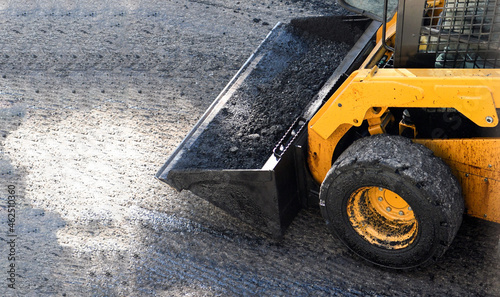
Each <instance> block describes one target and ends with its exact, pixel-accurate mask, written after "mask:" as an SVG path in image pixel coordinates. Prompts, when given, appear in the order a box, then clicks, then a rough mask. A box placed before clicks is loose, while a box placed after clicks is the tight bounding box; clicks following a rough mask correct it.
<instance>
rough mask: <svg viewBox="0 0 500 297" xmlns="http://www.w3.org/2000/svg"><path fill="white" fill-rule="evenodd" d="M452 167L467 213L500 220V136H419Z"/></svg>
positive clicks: (422, 141)
mask: <svg viewBox="0 0 500 297" xmlns="http://www.w3.org/2000/svg"><path fill="white" fill-rule="evenodd" d="M415 142H418V143H421V144H423V145H425V146H426V147H428V148H429V149H431V150H432V151H433V152H434V154H435V155H436V156H438V157H440V158H441V159H443V161H444V162H445V163H447V164H448V166H450V168H451V169H452V172H453V174H454V175H455V176H456V177H457V179H458V180H459V182H460V184H461V186H462V191H463V195H464V199H465V207H466V212H467V214H469V215H471V216H475V217H479V218H483V219H486V220H489V221H493V222H497V223H500V138H485V139H482V138H473V139H434V140H432V139H417V140H415Z"/></svg>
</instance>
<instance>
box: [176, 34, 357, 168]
mask: <svg viewBox="0 0 500 297" xmlns="http://www.w3.org/2000/svg"><path fill="white" fill-rule="evenodd" d="M282 35H284V37H283V36H280V38H279V42H271V43H268V44H264V45H263V47H264V48H263V50H264V51H265V50H268V51H269V54H268V55H266V56H265V57H264V58H263V59H262V60H261V61H260V62H259V64H258V65H257V67H256V68H255V69H254V70H253V72H252V73H251V74H250V75H249V77H247V78H246V80H245V81H244V83H243V84H242V85H241V86H240V87H239V89H238V90H237V91H236V92H235V93H234V94H233V95H232V97H231V98H230V99H229V100H228V101H227V103H226V104H225V105H224V106H223V108H221V109H220V111H219V112H218V114H217V115H216V116H215V118H214V119H213V120H212V121H211V122H210V123H209V125H208V126H207V128H206V130H205V131H204V132H203V133H202V134H201V135H200V136H199V137H198V138H197V140H196V141H195V142H194V143H193V145H192V146H191V147H190V148H189V149H188V150H186V151H185V152H184V153H183V155H182V159H181V160H180V161H179V162H178V163H177V164H176V165H175V167H176V169H260V168H262V166H263V165H264V164H265V162H266V161H267V159H268V158H269V157H270V156H271V154H272V151H273V148H274V147H275V146H276V145H277V143H278V142H279V140H280V139H281V138H282V137H283V135H284V134H285V133H286V131H287V130H288V128H289V127H290V126H291V125H292V124H293V122H294V121H295V119H297V118H298V117H300V116H301V115H302V113H303V111H304V109H305V107H306V106H307V105H308V104H309V103H310V102H311V100H312V99H313V98H314V96H315V95H316V94H317V92H318V91H319V90H320V88H321V87H322V86H323V84H324V83H325V82H326V80H327V79H328V78H329V77H330V75H331V74H332V73H333V71H334V70H335V69H336V67H337V66H338V65H339V64H340V62H341V61H342V59H343V57H344V56H345V55H346V54H347V52H348V51H349V49H350V46H349V45H347V44H346V43H343V42H335V41H331V40H326V39H323V38H320V37H317V36H314V35H312V34H308V33H307V32H300V31H299V30H298V29H295V28H292V27H287V28H286V29H285V32H284V33H283V34H282Z"/></svg>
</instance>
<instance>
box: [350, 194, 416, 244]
mask: <svg viewBox="0 0 500 297" xmlns="http://www.w3.org/2000/svg"><path fill="white" fill-rule="evenodd" d="M347 215H348V218H349V222H350V223H351V226H352V227H353V228H354V230H355V231H356V232H357V233H358V235H360V236H361V237H362V238H363V239H365V240H366V241H368V242H369V243H371V244H373V245H376V246H379V247H382V248H386V249H402V248H406V247H408V246H409V245H411V244H412V243H413V241H414V240H415V238H416V235H417V230H418V223H417V220H416V218H415V214H414V213H413V210H412V208H411V206H410V205H409V204H408V203H407V202H406V201H405V200H404V199H403V198H401V197H400V196H399V195H398V194H396V193H395V192H393V191H391V190H388V189H386V188H383V187H362V188H359V189H358V190H357V191H355V192H354V193H352V194H351V196H350V198H349V200H348V204H347Z"/></svg>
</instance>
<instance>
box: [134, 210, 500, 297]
mask: <svg viewBox="0 0 500 297" xmlns="http://www.w3.org/2000/svg"><path fill="white" fill-rule="evenodd" d="M199 207H200V208H199V210H201V209H203V208H204V207H211V206H208V205H200V206H199ZM193 211H194V212H195V213H196V211H197V210H193ZM152 216H157V217H162V216H163V215H162V214H159V213H155V214H152ZM220 219H224V217H223V216H222V217H221V216H219V217H214V218H213V220H212V219H208V220H207V219H206V218H204V220H203V221H193V220H190V219H185V218H180V217H176V216H166V217H163V218H162V219H159V218H156V219H154V220H151V221H149V222H146V221H142V223H141V226H140V229H142V231H141V234H147V235H144V236H142V237H141V238H140V239H139V238H138V240H140V241H141V243H142V246H144V247H147V248H145V249H144V250H143V251H142V252H141V253H140V256H138V257H137V259H136V262H135V267H136V268H137V269H136V272H135V275H136V282H135V285H136V286H137V287H140V288H142V289H144V290H146V289H147V290H148V291H149V292H154V293H155V294H190V293H196V292H198V293H199V292H200V291H203V292H205V293H207V294H208V293H210V294H215V295H294V296H307V295H314V296H329V295H345V296H355V295H407V296H411V295H457V296H465V295H475V294H479V295H482V296H494V295H496V294H497V293H498V292H499V291H500V286H499V284H498V282H497V280H498V276H499V271H498V264H497V263H498V262H499V251H498V238H499V235H500V227H499V226H498V225H496V224H490V223H486V222H483V221H479V220H475V219H466V220H465V222H464V225H463V226H462V228H461V229H460V232H459V234H458V235H457V239H456V240H455V242H454V243H453V245H452V247H451V248H450V250H449V251H448V252H447V253H446V254H445V256H444V257H443V258H442V259H441V260H440V261H438V262H437V263H436V264H434V265H432V266H430V267H427V268H422V269H415V270H413V271H394V270H387V269H381V268H378V267H374V266H372V265H370V264H368V263H366V262H364V261H362V260H361V259H359V258H357V257H356V256H353V255H352V254H351V253H350V252H349V251H348V250H347V249H346V248H345V247H343V246H342V244H341V243H340V242H339V241H338V240H337V239H335V238H334V237H333V236H331V235H330V234H328V231H327V228H326V227H325V226H324V222H323V219H322V218H321V215H320V214H319V211H317V210H303V211H301V212H300V213H299V215H298V217H297V218H296V219H295V220H294V222H293V223H292V225H291V226H290V228H289V230H288V231H287V233H286V234H285V236H284V238H283V239H282V240H280V241H274V240H271V239H269V238H267V237H265V236H263V235H261V234H259V233H252V232H250V233H248V231H249V229H248V226H244V225H239V223H237V222H236V223H235V222H234V221H231V222H229V224H228V226H227V229H224V228H221V225H220V222H218V221H217V220H220ZM160 222H162V223H160ZM238 225H239V226H238ZM240 227H241V228H242V229H240V230H239V229H238V228H240ZM471 276H472V277H471ZM478 280H480V281H478Z"/></svg>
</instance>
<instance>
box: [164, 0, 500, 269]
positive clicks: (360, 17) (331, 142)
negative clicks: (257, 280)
mask: <svg viewBox="0 0 500 297" xmlns="http://www.w3.org/2000/svg"><path fill="white" fill-rule="evenodd" d="M338 2H339V3H340V4H341V5H343V6H344V7H346V8H347V9H349V10H351V11H353V12H355V13H356V15H353V16H331V17H314V18H301V19H294V20H292V21H291V22H290V24H278V25H276V26H275V27H274V28H273V30H272V31H271V32H270V33H269V35H268V36H267V38H266V39H265V40H264V41H263V42H262V44H261V45H260V46H259V48H258V49H257V50H256V51H255V52H254V53H253V54H252V56H251V57H250V58H249V59H248V60H247V62H246V63H245V64H244V65H243V67H242V68H241V69H240V70H239V72H238V73H237V74H236V75H235V77H234V78H233V79H232V80H231V81H230V82H229V84H228V85H227V86H226V88H225V89H224V90H223V91H222V92H221V94H220V95H219V96H218V97H217V98H216V100H215V101H214V103H213V104H212V105H211V106H210V108H209V109H208V110H207V111H206V113H205V114H204V115H203V116H202V118H201V119H200V121H199V122H198V123H197V124H196V125H195V127H194V128H193V129H192V131H191V132H190V133H189V134H188V135H187V136H186V138H185V139H184V141H183V142H182V143H181V144H180V145H179V147H178V148H177V149H176V150H175V152H174V153H173V154H172V155H171V156H170V158H169V159H168V160H167V162H166V163H165V165H163V167H162V168H161V169H160V170H159V171H158V173H157V178H158V179H160V180H161V181H164V182H166V183H168V184H169V185H171V186H172V187H174V188H175V189H177V190H189V191H191V192H193V193H195V194H196V195H198V196H200V197H202V198H204V199H206V200H208V201H210V202H211V203H213V204H215V205H217V206H218V207H220V208H222V209H224V210H225V211H227V212H228V213H230V214H232V215H233V216H235V217H238V218H240V219H241V220H243V221H244V222H247V223H249V224H251V225H253V226H254V227H256V228H258V229H260V230H262V231H264V232H266V233H268V234H270V235H271V236H275V237H280V236H282V235H283V234H284V232H285V230H286V227H287V226H288V225H289V224H290V222H291V221H292V219H293V218H294V216H295V215H296V214H297V212H298V210H300V209H301V208H303V207H311V206H317V205H319V207H320V209H321V213H322V215H323V217H324V219H325V221H326V224H327V225H328V226H329V228H330V229H331V231H332V232H333V233H334V234H335V235H336V236H337V237H338V238H339V239H340V240H341V241H342V242H343V243H344V244H345V245H346V246H347V247H348V248H349V249H351V250H352V251H353V252H355V253H356V254H358V255H360V256H361V257H363V258H364V259H366V260H368V261H370V262H372V263H375V264H377V265H380V266H384V267H390V268H412V267H416V266H419V265H423V264H430V263H432V262H434V261H435V260H436V259H438V258H439V257H440V256H441V255H442V254H443V253H444V252H445V251H446V249H447V248H448V247H449V245H450V244H451V242H452V241H453V238H454V236H455V234H456V232H457V231H458V228H459V227H460V224H461V221H462V215H463V214H464V213H466V214H468V215H471V216H475V217H479V218H483V219H486V220H489V221H493V222H497V223H500V128H499V125H498V121H499V108H500V0H427V1H426V0H407V1H404V0H400V1H397V0H385V1H384V0H378V1H361V0H339V1H338Z"/></svg>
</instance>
